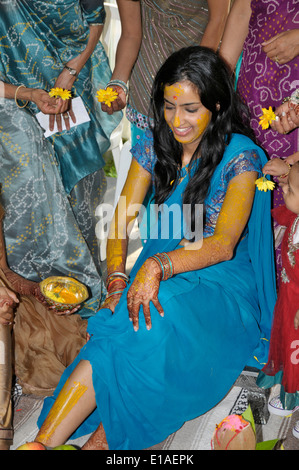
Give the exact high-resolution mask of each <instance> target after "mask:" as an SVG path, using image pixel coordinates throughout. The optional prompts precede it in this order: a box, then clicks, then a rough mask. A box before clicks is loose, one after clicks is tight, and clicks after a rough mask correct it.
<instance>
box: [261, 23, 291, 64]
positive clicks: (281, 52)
mask: <svg viewBox="0 0 299 470" xmlns="http://www.w3.org/2000/svg"><path fill="white" fill-rule="evenodd" d="M262 47H263V50H264V52H265V54H267V56H268V57H269V59H271V60H273V61H274V62H277V63H278V64H279V65H283V64H287V63H288V62H290V61H291V60H293V59H294V58H295V57H297V55H298V54H299V29H291V30H288V31H284V32H283V33H280V34H277V35H276V36H274V37H272V38H271V39H269V40H268V41H265V42H263V43H262Z"/></svg>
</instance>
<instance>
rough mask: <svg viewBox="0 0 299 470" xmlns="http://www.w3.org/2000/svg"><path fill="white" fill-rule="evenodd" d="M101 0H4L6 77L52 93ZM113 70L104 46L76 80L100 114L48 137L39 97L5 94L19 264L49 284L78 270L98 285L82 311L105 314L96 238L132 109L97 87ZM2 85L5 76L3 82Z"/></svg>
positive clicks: (7, 193)
mask: <svg viewBox="0 0 299 470" xmlns="http://www.w3.org/2000/svg"><path fill="white" fill-rule="evenodd" d="M104 20H105V10H104V7H103V2H102V1H101V0H82V1H81V2H80V1H79V0H63V1H61V0H35V1H27V0H22V1H21V0H14V1H12V2H4V4H2V3H1V14H0V81H3V82H6V83H10V84H13V85H17V86H18V85H21V84H24V85H26V86H28V87H32V88H41V89H45V90H47V91H49V90H50V88H51V87H53V85H54V83H55V80H56V78H57V77H58V75H59V74H60V73H61V71H62V70H63V66H64V64H65V63H66V62H67V61H69V60H70V59H72V58H73V57H76V56H78V54H80V53H81V52H82V51H83V50H84V48H85V47H86V44H87V41H88V35H89V27H88V25H89V24H91V23H103V22H104ZM110 77H111V70H110V67H109V63H108V58H107V56H106V53H105V51H104V48H103V45H102V44H101V43H98V45H97V46H96V48H95V50H94V52H93V54H92V56H91V57H90V59H89V60H88V61H87V63H86V64H85V66H84V68H83V69H82V70H81V72H80V74H79V76H78V78H77V80H76V81H75V83H74V87H73V90H72V91H73V95H74V97H77V96H80V97H81V98H82V100H83V103H84V105H85V107H86V109H87V111H88V114H89V116H90V121H89V122H87V123H84V124H80V125H78V126H76V127H73V128H71V129H70V130H69V131H63V132H61V133H56V134H54V135H52V136H50V137H48V138H45V137H44V131H43V129H42V128H41V127H40V126H39V124H38V122H37V120H36V118H35V115H36V113H37V112H38V109H37V107H36V106H35V104H34V103H29V104H28V105H27V106H26V108H24V109H19V108H18V107H17V106H16V104H15V102H14V101H13V100H6V99H2V100H1V99H0V116H1V117H0V184H1V200H2V204H3V206H4V208H5V214H6V215H5V219H4V236H5V242H6V246H7V258H8V264H9V266H10V268H11V269H12V270H14V271H15V272H17V273H18V274H20V275H21V276H23V277H25V278H27V279H30V280H32V281H36V282H39V281H41V280H42V279H44V278H45V277H48V276H53V275H66V276H73V277H75V278H77V279H79V280H80V281H81V282H83V283H84V284H86V285H87V286H88V288H89V289H90V293H91V299H90V302H88V303H86V304H85V307H84V309H82V310H81V311H80V314H81V316H84V317H86V316H89V315H91V314H93V313H94V312H95V311H97V309H98V306H99V303H100V302H101V299H102V294H104V293H105V292H104V291H105V289H104V285H103V281H102V279H101V277H102V276H101V266H100V259H99V253H98V243H97V239H96V235H95V226H96V223H97V219H96V217H95V210H96V207H97V206H98V205H99V204H100V203H101V202H102V201H103V196H104V193H105V190H106V179H105V175H104V172H103V166H104V164H105V162H104V159H103V154H104V152H105V151H106V150H107V149H108V148H109V146H110V140H109V139H110V135H111V133H112V131H113V130H114V129H115V127H116V126H117V125H118V123H119V122H120V119H121V117H122V113H121V112H119V113H116V114H113V115H112V116H108V115H107V114H106V113H103V112H102V111H101V106H100V104H99V103H98V102H97V99H96V91H97V90H98V89H99V88H103V87H105V86H106V84H107V83H108V81H109V80H110ZM0 85H1V83H0Z"/></svg>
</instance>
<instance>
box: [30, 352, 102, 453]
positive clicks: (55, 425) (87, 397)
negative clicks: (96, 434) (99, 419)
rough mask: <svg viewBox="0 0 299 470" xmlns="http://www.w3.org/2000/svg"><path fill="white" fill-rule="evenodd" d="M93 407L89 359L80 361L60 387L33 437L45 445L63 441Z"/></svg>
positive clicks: (55, 444)
mask: <svg viewBox="0 0 299 470" xmlns="http://www.w3.org/2000/svg"><path fill="white" fill-rule="evenodd" d="M95 408H96V401H95V393H94V388H93V383H92V368H91V365H90V363H89V362H88V361H81V362H79V364H78V365H77V367H76V368H75V369H74V371H73V372H72V374H71V375H70V377H69V379H68V380H67V381H66V383H65V384H64V386H63V388H62V389H61V391H60V393H59V395H58V397H57V398H56V400H55V403H54V405H53V407H52V408H51V410H50V412H49V414H48V416H47V418H46V419H45V421H44V423H43V424H42V426H41V428H40V431H39V433H38V434H37V436H36V439H35V440H36V441H38V442H40V443H42V444H43V445H45V446H47V447H56V446H58V445H62V444H64V443H65V442H66V441H67V439H68V438H69V437H70V436H71V435H72V434H73V432H74V431H75V429H77V427H78V426H79V425H80V424H82V422H83V421H84V420H85V419H86V418H87V416H89V415H90V413H91V412H92V411H93V410H94V409H95Z"/></svg>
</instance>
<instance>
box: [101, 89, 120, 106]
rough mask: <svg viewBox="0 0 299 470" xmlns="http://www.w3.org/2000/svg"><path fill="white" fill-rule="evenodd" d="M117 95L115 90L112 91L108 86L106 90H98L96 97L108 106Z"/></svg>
mask: <svg viewBox="0 0 299 470" xmlns="http://www.w3.org/2000/svg"><path fill="white" fill-rule="evenodd" d="M117 97H118V93H117V91H114V90H113V89H112V88H110V87H108V88H106V90H103V89H101V90H98V91H97V98H98V101H99V102H100V103H105V104H106V105H107V106H108V107H109V108H110V107H111V103H112V101H114V100H116V98H117Z"/></svg>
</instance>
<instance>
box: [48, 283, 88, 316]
mask: <svg viewBox="0 0 299 470" xmlns="http://www.w3.org/2000/svg"><path fill="white" fill-rule="evenodd" d="M39 286H40V290H41V293H42V294H43V296H44V297H45V299H46V301H47V302H48V304H49V305H51V306H52V307H55V309H56V310H59V311H64V310H73V309H74V308H75V307H77V306H78V305H80V304H81V303H82V302H84V301H85V300H86V299H87V298H88V290H87V288H86V287H85V286H84V284H81V282H79V281H77V279H73V278H72V277H64V276H52V277H48V278H47V279H44V280H43V281H42V282H40V284H39Z"/></svg>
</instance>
